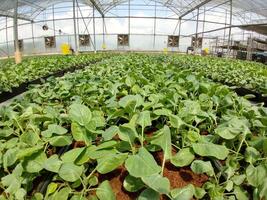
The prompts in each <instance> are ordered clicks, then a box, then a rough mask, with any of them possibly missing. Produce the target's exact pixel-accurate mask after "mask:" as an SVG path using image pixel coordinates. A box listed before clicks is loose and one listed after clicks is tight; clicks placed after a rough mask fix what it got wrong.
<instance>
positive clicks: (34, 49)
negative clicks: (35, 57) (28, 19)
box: [31, 22, 35, 51]
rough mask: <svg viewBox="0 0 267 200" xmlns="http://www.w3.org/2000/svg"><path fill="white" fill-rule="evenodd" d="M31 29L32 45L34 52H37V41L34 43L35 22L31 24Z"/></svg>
mask: <svg viewBox="0 0 267 200" xmlns="http://www.w3.org/2000/svg"><path fill="white" fill-rule="evenodd" d="M31 29H32V45H33V50H34V51H35V41H34V31H33V22H32V23H31Z"/></svg>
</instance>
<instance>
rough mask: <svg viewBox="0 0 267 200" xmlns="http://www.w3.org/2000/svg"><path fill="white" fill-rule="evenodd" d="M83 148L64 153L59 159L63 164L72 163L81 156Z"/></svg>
mask: <svg viewBox="0 0 267 200" xmlns="http://www.w3.org/2000/svg"><path fill="white" fill-rule="evenodd" d="M84 149H85V148H75V149H72V150H70V151H67V152H66V153H64V154H63V155H62V156H61V157H60V158H61V160H62V161H63V162H65V163H66V162H71V163H74V162H75V160H76V159H77V158H78V157H79V156H80V155H81V153H82V152H83V150H84Z"/></svg>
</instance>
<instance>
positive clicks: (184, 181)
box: [154, 149, 209, 189]
mask: <svg viewBox="0 0 267 200" xmlns="http://www.w3.org/2000/svg"><path fill="white" fill-rule="evenodd" d="M173 153H175V150H174V149H173ZM154 157H155V159H156V161H157V163H158V164H159V165H161V163H162V160H163V152H162V151H160V152H157V153H155V155H154ZM163 176H165V177H166V178H168V179H169V181H170V184H171V189H174V188H182V187H185V186H187V185H188V184H190V183H191V184H193V185H195V186H197V187H201V186H202V185H203V184H204V183H205V182H207V181H208V179H209V177H208V176H207V175H205V174H195V173H194V172H192V170H191V169H190V168H189V167H180V168H178V167H175V166H174V165H173V164H171V163H170V162H169V161H167V162H166V163H165V168H164V171H163Z"/></svg>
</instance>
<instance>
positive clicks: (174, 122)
mask: <svg viewBox="0 0 267 200" xmlns="http://www.w3.org/2000/svg"><path fill="white" fill-rule="evenodd" d="M169 119H170V123H171V126H172V127H174V128H180V127H181V126H182V125H183V124H184V121H183V120H182V119H181V118H180V117H178V116H177V115H169Z"/></svg>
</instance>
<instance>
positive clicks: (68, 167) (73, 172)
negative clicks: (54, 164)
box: [58, 163, 83, 182]
mask: <svg viewBox="0 0 267 200" xmlns="http://www.w3.org/2000/svg"><path fill="white" fill-rule="evenodd" d="M82 172H83V166H77V165H75V164H73V163H63V164H62V165H61V167H60V169H59V172H58V175H59V176H60V177H61V178H62V179H64V180H65V181H68V182H75V181H77V180H78V179H79V178H80V176H81V175H82Z"/></svg>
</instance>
